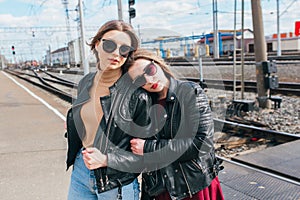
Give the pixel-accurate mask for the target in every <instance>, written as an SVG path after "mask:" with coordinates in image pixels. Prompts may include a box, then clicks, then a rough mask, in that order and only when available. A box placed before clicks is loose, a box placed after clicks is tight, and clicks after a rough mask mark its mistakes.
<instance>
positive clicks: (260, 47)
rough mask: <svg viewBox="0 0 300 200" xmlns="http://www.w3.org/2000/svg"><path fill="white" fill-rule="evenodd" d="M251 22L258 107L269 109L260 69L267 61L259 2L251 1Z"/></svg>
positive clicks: (267, 94)
mask: <svg viewBox="0 0 300 200" xmlns="http://www.w3.org/2000/svg"><path fill="white" fill-rule="evenodd" d="M251 9H252V22H253V32H254V52H255V62H256V84H257V93H258V103H259V107H261V108H266V107H270V102H269V100H268V96H269V92H270V91H269V89H266V87H265V83H264V77H265V74H264V72H263V68H262V64H261V63H262V62H263V61H267V51H266V41H265V35H264V26H263V21H262V8H261V1H260V0H251Z"/></svg>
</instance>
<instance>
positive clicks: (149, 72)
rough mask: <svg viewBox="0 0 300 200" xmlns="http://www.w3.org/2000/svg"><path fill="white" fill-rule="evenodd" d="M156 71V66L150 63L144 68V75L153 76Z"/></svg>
mask: <svg viewBox="0 0 300 200" xmlns="http://www.w3.org/2000/svg"><path fill="white" fill-rule="evenodd" d="M156 70H157V69H156V65H155V64H153V63H150V64H149V65H147V66H146V67H145V74H147V75H148V76H153V75H154V74H156Z"/></svg>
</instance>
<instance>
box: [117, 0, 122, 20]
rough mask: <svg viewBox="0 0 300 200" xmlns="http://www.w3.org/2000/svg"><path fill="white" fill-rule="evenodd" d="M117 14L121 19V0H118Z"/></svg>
mask: <svg viewBox="0 0 300 200" xmlns="http://www.w3.org/2000/svg"><path fill="white" fill-rule="evenodd" d="M118 16H119V20H123V14H122V2H121V0H118Z"/></svg>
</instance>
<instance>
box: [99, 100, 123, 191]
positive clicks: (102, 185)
mask: <svg viewBox="0 0 300 200" xmlns="http://www.w3.org/2000/svg"><path fill="white" fill-rule="evenodd" d="M117 99H119V95H118V96H116V98H115V99H114V100H113V102H112V104H111V105H112V107H111V109H110V111H109V122H108V129H107V130H106V132H107V136H106V137H107V139H106V143H105V147H104V149H103V152H106V150H107V146H108V140H109V139H108V137H109V131H110V127H111V124H112V116H111V115H112V114H113V112H114V110H115V109H116V105H115V102H116V101H117ZM104 135H105V134H104V133H103V134H102V137H101V141H100V144H102V142H103V138H104ZM100 170H101V169H100ZM105 178H106V185H107V184H108V183H109V180H108V176H107V174H106V175H105ZM100 184H101V189H102V191H104V189H105V187H104V182H103V177H102V170H101V171H100Z"/></svg>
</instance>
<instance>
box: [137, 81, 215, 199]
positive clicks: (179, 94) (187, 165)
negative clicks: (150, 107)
mask: <svg viewBox="0 0 300 200" xmlns="http://www.w3.org/2000/svg"><path fill="white" fill-rule="evenodd" d="M164 109H165V112H166V113H165V114H161V116H163V117H160V118H157V119H158V121H157V122H156V123H157V124H156V126H155V127H162V128H158V129H159V130H158V129H157V128H156V130H154V131H157V134H156V135H155V136H154V137H152V138H151V139H147V140H146V142H145V144H144V162H145V163H146V164H148V165H149V166H150V167H149V171H148V172H145V173H143V176H142V180H143V183H142V188H143V194H142V199H153V197H152V198H151V196H157V195H158V194H160V193H161V192H163V190H167V191H168V192H169V194H170V195H171V197H172V199H184V198H186V197H191V196H192V195H193V194H195V193H197V192H198V191H200V190H202V189H204V188H205V187H207V186H209V185H210V183H211V181H212V180H213V179H214V178H215V177H216V176H217V173H218V171H219V168H220V167H219V161H218V160H217V159H216V157H215V153H214V146H213V133H214V124H213V119H212V115H211V109H210V106H209V104H208V100H207V97H206V95H205V94H204V91H203V90H202V89H201V87H200V86H199V85H197V84H195V83H193V82H183V81H179V80H175V79H173V78H170V86H169V91H168V94H167V98H166V101H165V104H164ZM154 168H156V169H157V170H153V169H154Z"/></svg>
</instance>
